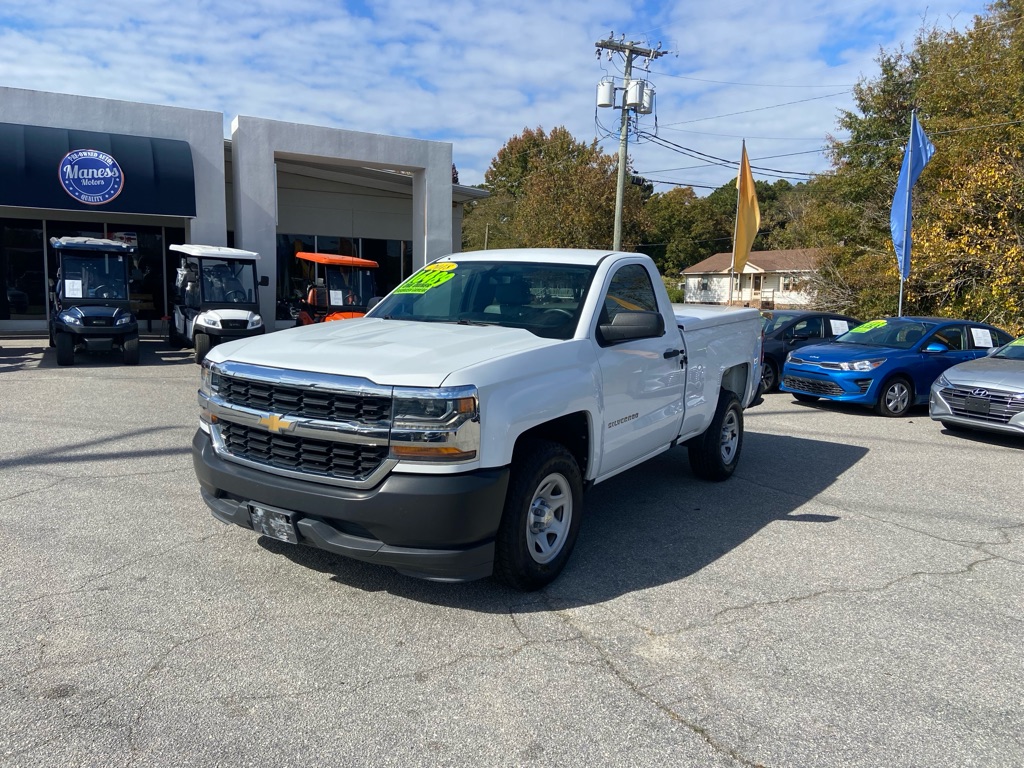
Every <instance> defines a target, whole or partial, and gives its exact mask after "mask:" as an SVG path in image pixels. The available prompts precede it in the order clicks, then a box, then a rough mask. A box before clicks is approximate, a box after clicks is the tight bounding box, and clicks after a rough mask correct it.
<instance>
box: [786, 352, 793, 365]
mask: <svg viewBox="0 0 1024 768" xmlns="http://www.w3.org/2000/svg"><path fill="white" fill-rule="evenodd" d="M792 359H793V353H792V352H787V353H786V362H787V363H788V362H789V361H790V360H792Z"/></svg>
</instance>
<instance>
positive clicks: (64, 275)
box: [50, 237, 139, 365]
mask: <svg viewBox="0 0 1024 768" xmlns="http://www.w3.org/2000/svg"><path fill="white" fill-rule="evenodd" d="M50 246H51V247H52V248H53V249H54V252H55V253H56V256H57V285H56V287H55V290H54V291H53V292H52V293H51V294H50V346H54V347H56V348H57V365H73V364H74V362H75V352H76V351H77V350H87V351H109V350H112V349H120V350H121V352H122V354H123V356H124V362H125V364H126V365H136V364H138V362H139V324H138V321H137V320H136V318H135V315H134V314H133V313H132V311H131V308H130V305H129V301H128V278H129V275H130V273H131V272H130V270H131V262H132V259H131V256H132V254H134V253H135V246H133V245H126V244H125V243H121V242H118V241H116V240H103V239H100V238H92V237H59V238H58V237H52V238H50Z"/></svg>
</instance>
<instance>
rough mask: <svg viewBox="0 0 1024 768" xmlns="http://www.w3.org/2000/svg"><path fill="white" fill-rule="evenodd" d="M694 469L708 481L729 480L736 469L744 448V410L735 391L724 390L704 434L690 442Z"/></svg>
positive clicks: (688, 446) (692, 467)
mask: <svg viewBox="0 0 1024 768" xmlns="http://www.w3.org/2000/svg"><path fill="white" fill-rule="evenodd" d="M686 447H687V450H688V451H689V454H690V468H691V469H692V470H693V473H694V474H695V475H697V477H700V478H702V479H704V480H713V481H715V482H719V481H721V480H727V479H728V478H729V477H731V476H732V473H733V472H735V471H736V465H737V464H739V461H740V451H741V450H742V449H743V409H742V408H740V401H739V400H738V399H737V397H736V395H734V394H733V393H732V392H728V391H726V390H722V392H721V393H720V394H719V397H718V407H717V408H715V416H714V418H713V419H711V423H710V424H709V425H708V428H707V429H705V430H704V433H703V434H701V435H697V437H694V438H692V439H691V440H689V441H688V442H687V444H686Z"/></svg>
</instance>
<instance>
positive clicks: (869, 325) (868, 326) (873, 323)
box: [850, 320, 886, 333]
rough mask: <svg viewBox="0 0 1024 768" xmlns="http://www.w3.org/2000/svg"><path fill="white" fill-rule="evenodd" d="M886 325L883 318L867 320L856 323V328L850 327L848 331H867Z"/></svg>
mask: <svg viewBox="0 0 1024 768" xmlns="http://www.w3.org/2000/svg"><path fill="white" fill-rule="evenodd" d="M884 325H886V322H885V320H869V321H868V322H866V323H863V324H861V325H858V326H857V327H856V328H852V329H851V330H850V333H867V332H868V331H870V330H872V329H873V328H881V327H882V326H884Z"/></svg>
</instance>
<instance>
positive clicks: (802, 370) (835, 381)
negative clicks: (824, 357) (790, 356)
mask: <svg viewBox="0 0 1024 768" xmlns="http://www.w3.org/2000/svg"><path fill="white" fill-rule="evenodd" d="M878 381H879V378H878V377H877V375H872V373H868V372H866V371H836V372H826V371H822V370H820V369H817V368H807V367H804V366H794V365H789V364H787V365H786V366H785V367H784V368H783V369H782V381H781V382H780V384H779V389H781V390H782V391H783V392H790V393H798V394H802V395H814V396H815V397H820V398H822V399H825V400H835V401H836V402H842V403H860V404H862V405H874V404H875V403H876V402H877V401H878Z"/></svg>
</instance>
